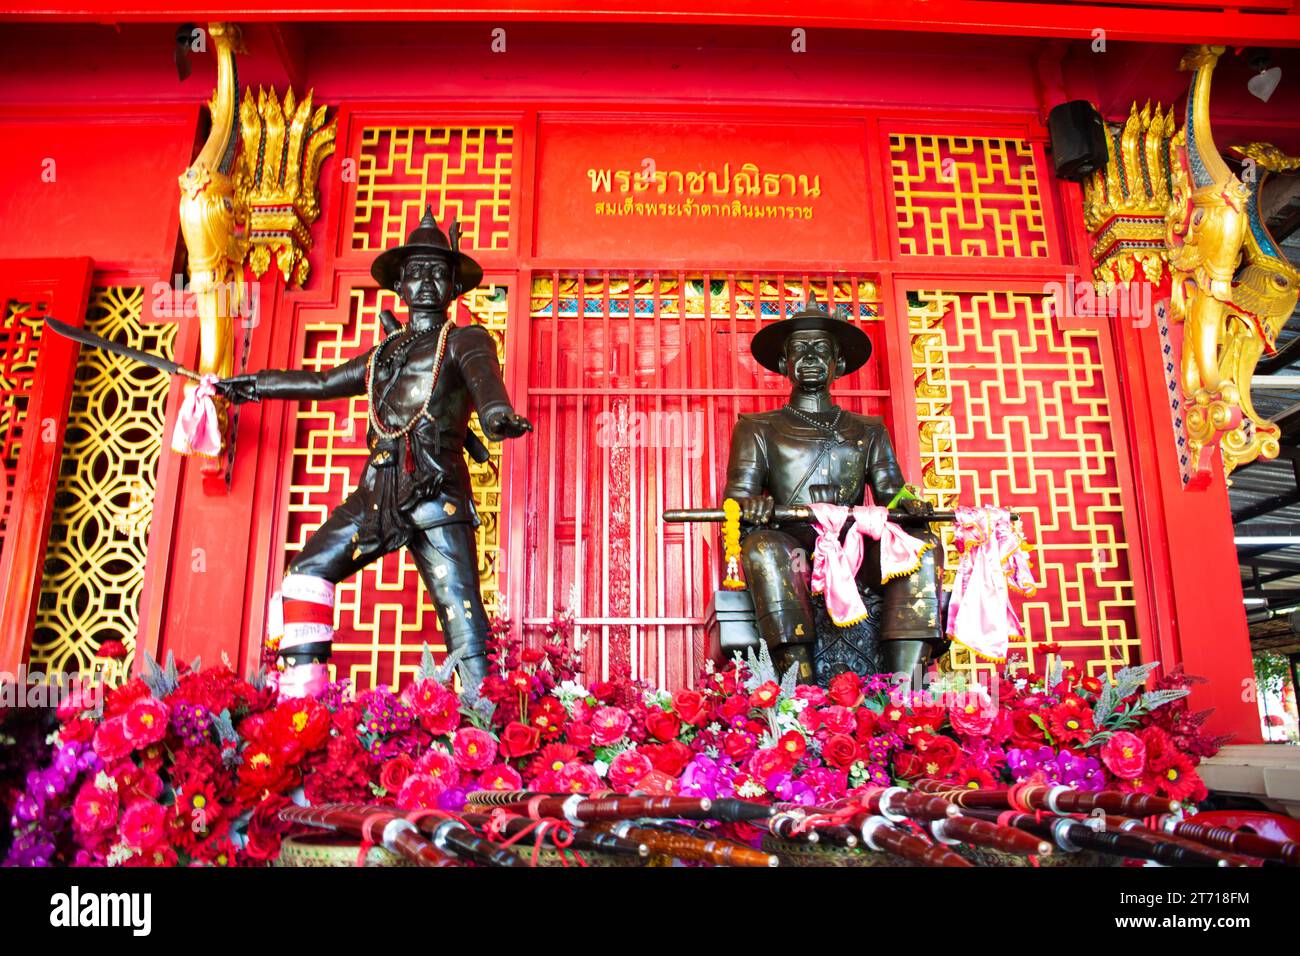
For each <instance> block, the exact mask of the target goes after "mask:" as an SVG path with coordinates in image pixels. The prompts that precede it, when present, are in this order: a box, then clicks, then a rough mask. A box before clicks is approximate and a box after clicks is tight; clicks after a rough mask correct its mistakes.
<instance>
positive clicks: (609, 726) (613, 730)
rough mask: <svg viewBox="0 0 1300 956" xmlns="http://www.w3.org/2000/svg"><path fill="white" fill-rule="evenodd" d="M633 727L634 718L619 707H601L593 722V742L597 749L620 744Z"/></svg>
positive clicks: (593, 716) (594, 715)
mask: <svg viewBox="0 0 1300 956" xmlns="http://www.w3.org/2000/svg"><path fill="white" fill-rule="evenodd" d="M631 726H632V718H631V717H629V716H628V715H627V712H626V711H624V710H622V709H621V708H619V707H601V708H600V709H599V710H597V711H596V712H595V713H594V714H592V720H591V730H592V733H591V742H592V743H594V744H595V745H596V746H597V747H608V746H609V745H610V744H614V743H618V742H619V741H620V740H622V739H623V736H624V735H625V734H626V733H627V729H628V728H629V727H631Z"/></svg>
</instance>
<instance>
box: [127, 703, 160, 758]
mask: <svg viewBox="0 0 1300 956" xmlns="http://www.w3.org/2000/svg"><path fill="white" fill-rule="evenodd" d="M169 718H170V714H169V713H168V712H167V705H166V704H164V703H163V702H162V701H160V700H158V699H157V698H155V697H141V698H139V699H137V700H136V701H135V702H134V703H132V704H131V707H130V709H129V710H127V712H126V715H125V716H124V717H123V718H122V733H123V734H124V735H125V736H126V739H127V740H128V741H130V743H131V747H132V748H133V749H135V750H139V749H141V748H143V747H147V746H149V745H150V744H153V743H157V742H158V741H160V740H162V739H163V737H164V736H166V734H167V721H168V719H169Z"/></svg>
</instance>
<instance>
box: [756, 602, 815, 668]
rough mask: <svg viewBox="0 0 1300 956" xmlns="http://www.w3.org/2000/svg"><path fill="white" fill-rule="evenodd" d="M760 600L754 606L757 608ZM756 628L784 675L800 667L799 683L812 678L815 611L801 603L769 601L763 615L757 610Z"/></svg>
mask: <svg viewBox="0 0 1300 956" xmlns="http://www.w3.org/2000/svg"><path fill="white" fill-rule="evenodd" d="M757 603H758V602H757V601H756V602H755V604H756V605H757ZM755 612H756V616H755V618H754V625H755V627H756V628H757V629H758V634H759V636H760V637H761V638H762V639H763V640H764V641H766V642H767V646H768V649H769V650H770V651H771V652H772V663H773V664H775V665H776V669H777V671H778V673H779V674H781V675H784V674H785V672H786V671H787V670H789V669H790V665H791V664H797V665H799V671H798V673H799V682H800V683H808V682H810V681H811V680H812V679H813V659H812V647H813V639H814V637H815V632H814V628H813V618H812V612H811V611H810V610H809V609H808V608H807V607H805V606H804V604H803V603H802V602H800V601H782V602H768V604H767V607H766V608H765V609H764V611H763V612H759V611H758V608H757V607H755Z"/></svg>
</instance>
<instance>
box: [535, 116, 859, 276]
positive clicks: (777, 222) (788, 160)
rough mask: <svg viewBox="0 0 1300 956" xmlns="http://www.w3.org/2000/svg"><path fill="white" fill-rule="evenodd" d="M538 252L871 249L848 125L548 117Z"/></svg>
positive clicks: (697, 257) (853, 133)
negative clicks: (562, 118) (649, 121)
mask: <svg viewBox="0 0 1300 956" xmlns="http://www.w3.org/2000/svg"><path fill="white" fill-rule="evenodd" d="M539 157H540V158H539V170H538V172H539V175H538V195H537V248H536V252H537V254H538V255H539V256H543V257H555V258H574V257H578V258H599V259H602V260H605V261H607V262H608V261H613V262H617V261H619V260H624V261H641V260H645V259H646V258H647V257H653V258H654V259H655V261H656V262H664V261H671V260H679V261H683V262H688V261H689V262H700V261H708V262H730V261H734V262H737V263H744V264H749V263H754V262H768V261H781V262H783V263H790V264H808V265H817V266H823V267H824V266H827V265H831V264H843V263H852V262H856V261H860V260H862V259H864V258H867V257H868V255H869V252H870V240H869V227H868V222H867V194H868V189H867V179H866V160H865V157H864V147H863V131H862V128H861V127H860V126H856V125H852V124H839V125H817V126H811V125H806V124H790V125H780V126H778V125H772V124H758V123H745V122H734V123H726V122H722V123H717V122H707V123H706V122H699V121H692V120H683V121H664V122H659V123H648V124H647V123H641V122H635V123H634V122H633V121H630V120H629V121H623V120H613V119H610V118H601V119H599V120H595V119H593V120H567V119H566V120H550V121H544V122H543V123H542V125H541V133H540V142H539Z"/></svg>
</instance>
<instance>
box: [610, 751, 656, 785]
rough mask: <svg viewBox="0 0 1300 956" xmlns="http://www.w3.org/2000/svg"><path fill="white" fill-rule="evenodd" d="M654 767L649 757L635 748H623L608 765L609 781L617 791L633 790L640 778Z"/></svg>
mask: <svg viewBox="0 0 1300 956" xmlns="http://www.w3.org/2000/svg"><path fill="white" fill-rule="evenodd" d="M653 769H654V765H653V764H652V763H651V762H650V758H649V757H647V756H646V755H645V754H642V753H637V752H636V751H635V750H624V751H623V752H622V753H621V754H619V755H618V756H617V757H615V758H614V760H613V762H612V763H611V764H610V765H609V783H610V786H612V787H613V788H614V789H615V790H617V791H618V792H619V793H627V792H628V791H630V790H635V789H636V785H637V784H638V783H640V782H641V779H642V778H643V777H644V776H645V775H646V774H648V773H649V772H650V771H651V770H653Z"/></svg>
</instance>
